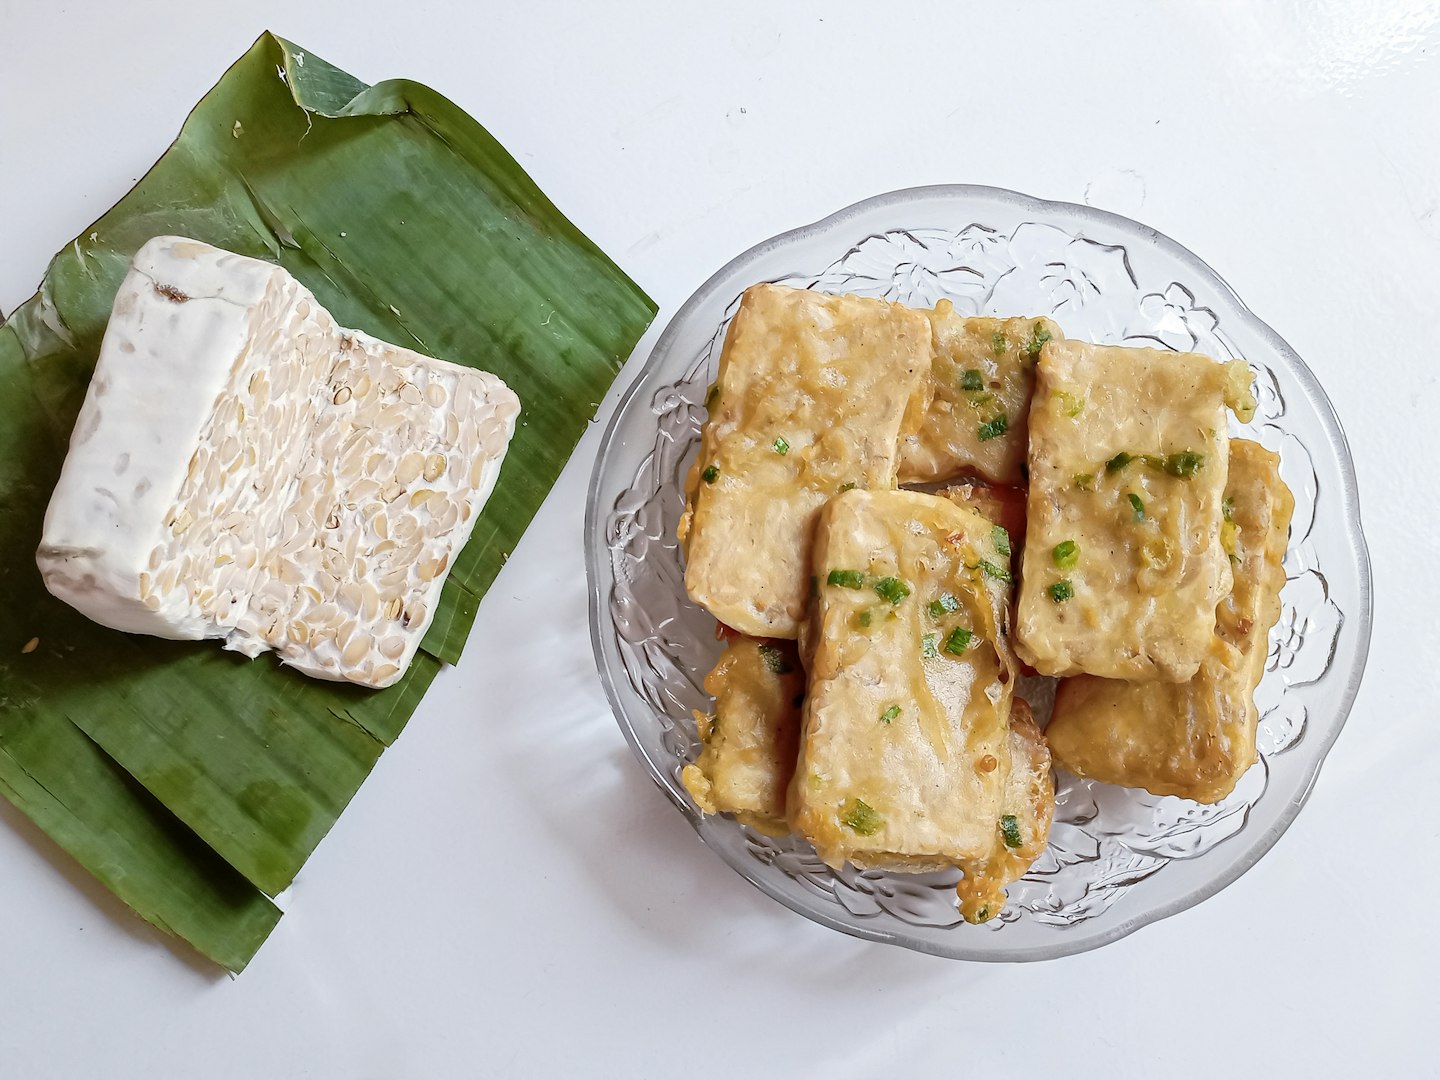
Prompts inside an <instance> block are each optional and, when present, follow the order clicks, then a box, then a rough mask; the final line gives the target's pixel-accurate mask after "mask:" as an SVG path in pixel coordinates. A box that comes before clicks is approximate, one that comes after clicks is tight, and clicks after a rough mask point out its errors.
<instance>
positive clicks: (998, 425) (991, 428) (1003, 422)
mask: <svg viewBox="0 0 1440 1080" xmlns="http://www.w3.org/2000/svg"><path fill="white" fill-rule="evenodd" d="M1009 430H1010V421H1009V419H1008V418H1007V417H1006V416H1005V414H1004V413H1001V414H1000V415H999V416H996V417H994V418H993V419H991V420H987V421H986V422H985V423H983V424H981V425H980V441H981V442H987V441H988V440H990V439H997V438H999V437H1000V436H1001V435H1004V434H1005V432H1007V431H1009Z"/></svg>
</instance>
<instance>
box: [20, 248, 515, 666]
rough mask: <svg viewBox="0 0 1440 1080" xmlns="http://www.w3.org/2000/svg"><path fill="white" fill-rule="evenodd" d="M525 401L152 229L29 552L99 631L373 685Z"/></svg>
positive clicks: (422, 620) (458, 535)
mask: <svg viewBox="0 0 1440 1080" xmlns="http://www.w3.org/2000/svg"><path fill="white" fill-rule="evenodd" d="M519 410H520V403H519V401H518V400H517V399H516V397H515V395H514V394H513V393H512V392H511V391H510V389H509V388H508V387H507V386H506V385H505V384H504V383H503V382H501V381H500V380H499V379H498V378H496V377H495V376H494V375H491V374H488V373H486V372H483V371H476V370H474V369H471V368H465V367H461V366H460V365H458V364H451V363H446V362H445V361H442V360H434V359H431V358H430V357H427V356H422V355H420V354H419V353H416V352H412V351H411V350H409V349H402V348H399V347H398V346H394V345H387V344H386V343H384V342H382V341H377V340H376V339H374V338H372V337H369V336H367V335H365V334H362V333H359V332H358V331H353V330H346V329H344V328H342V327H339V326H337V325H336V324H335V321H334V320H333V319H332V318H331V316H330V314H329V313H328V312H327V311H326V310H325V309H324V308H323V307H321V306H320V304H319V303H318V302H317V301H316V300H315V297H314V296H313V295H311V293H310V292H309V291H308V290H307V289H305V288H304V287H303V286H302V285H301V284H300V283H299V282H297V281H296V280H295V279H294V278H293V277H291V276H290V275H289V274H288V273H287V272H286V271H284V270H282V269H281V268H279V267H277V266H272V265H270V264H269V263H265V262H262V261H260V260H258V259H251V258H246V257H244V256H240V255H234V254H231V253H229V252H225V251H221V250H219V249H217V248H213V247H210V246H209V245H207V244H201V243H198V242H196V241H193V240H186V239H183V238H180V237H159V238H156V239H154V240H151V241H150V242H149V243H147V244H146V245H145V246H144V247H143V248H141V249H140V251H139V252H138V253H137V254H136V256H135V259H134V263H133V266H132V268H131V270H130V272H129V274H128V275H127V276H126V278H125V280H124V282H123V283H122V284H121V287H120V291H119V293H118V295H117V296H116V298H115V306H114V310H113V312H112V315H111V318H110V324H109V326H108V328H107V329H106V332H105V338H104V342H103V344H102V345H101V349H100V357H99V360H98V362H97V364H96V368H95V374H94V376H93V378H92V379H91V383H90V388H89V392H88V394H87V395H86V398H85V402H84V405H83V407H82V408H81V410H80V415H79V418H78V419H77V421H76V425H75V431H74V434H73V436H72V438H71V444H70V451H69V454H68V455H67V456H66V459H65V466H64V469H63V471H62V473H61V476H60V481H59V484H58V485H57V486H56V488H55V493H54V495H53V496H52V498H51V501H50V506H49V509H48V511H47V514H46V518H45V529H44V537H43V539H42V542H41V545H40V549H39V552H38V556H37V561H38V563H39V566H40V570H41V572H42V574H43V575H44V578H45V583H46V587H47V588H49V589H50V591H51V592H52V593H54V594H55V595H56V596H58V597H59V598H60V599H62V600H64V601H65V602H66V603H68V604H70V605H71V606H73V607H75V608H76V609H78V610H79V611H81V612H83V613H84V614H85V615H87V616H88V617H90V618H91V619H94V620H95V621H96V622H99V623H101V624H103V625H105V626H110V627H114V628H115V629H118V630H125V631H129V632H131V633H141V634H154V635H156V636H159V637H167V638H177V639H198V638H220V639H222V640H223V642H224V645H225V648H227V649H233V650H235V651H237V652H241V653H244V654H245V655H247V656H255V655H258V654H259V653H261V652H263V651H265V650H267V649H273V650H275V651H276V652H278V653H279V655H280V658H281V660H282V661H283V662H284V663H286V664H289V665H291V666H293V667H295V668H297V669H299V670H300V671H303V672H304V673H305V674H307V675H313V676H316V677H318V678H325V679H348V680H350V681H353V682H357V683H361V684H364V685H367V686H375V687H380V686H386V685H388V684H390V683H392V682H394V681H395V680H396V679H398V678H399V677H400V675H401V673H403V672H404V670H405V668H406V667H407V666H408V665H409V663H410V660H411V658H412V657H413V656H414V654H415V651H416V649H417V648H418V647H419V644H420V639H421V638H422V637H423V636H424V634H425V630H426V628H427V627H428V626H429V624H430V620H431V618H432V616H433V615H434V612H435V607H436V602H437V601H438V599H439V594H440V588H441V586H442V585H443V583H444V579H445V575H446V572H447V570H448V568H449V566H450V563H451V562H452V560H453V559H454V557H455V555H456V553H457V552H458V551H459V550H460V548H461V547H462V546H463V545H464V543H465V541H466V540H467V539H468V538H469V536H470V532H471V530H472V529H473V528H474V526H475V521H476V517H477V515H478V514H479V512H480V509H481V507H483V506H484V504H485V500H486V499H487V498H488V497H489V495H490V491H491V489H492V488H493V487H494V484H495V479H496V476H497V475H498V473H499V470H500V464H501V461H502V460H503V459H504V456H505V450H506V447H507V446H508V444H509V441H510V436H511V434H512V433H513V431H514V427H515V418H516V416H517V414H518V413H519Z"/></svg>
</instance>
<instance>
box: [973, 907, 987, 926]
mask: <svg viewBox="0 0 1440 1080" xmlns="http://www.w3.org/2000/svg"><path fill="white" fill-rule="evenodd" d="M975 921H976V922H977V923H982V922H989V921H990V905H989V904H986V905H985V906H984V907H982V908H981V909H980V910H979V911H977V912H975Z"/></svg>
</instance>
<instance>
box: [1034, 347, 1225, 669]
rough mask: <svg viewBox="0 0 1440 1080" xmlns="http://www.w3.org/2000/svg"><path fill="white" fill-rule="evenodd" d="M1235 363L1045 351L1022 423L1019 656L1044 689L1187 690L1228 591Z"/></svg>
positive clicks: (1152, 354) (1142, 352) (1145, 353)
mask: <svg viewBox="0 0 1440 1080" xmlns="http://www.w3.org/2000/svg"><path fill="white" fill-rule="evenodd" d="M1250 378H1251V375H1250V370H1249V368H1248V367H1247V366H1246V365H1245V364H1244V362H1243V361H1238V360H1237V361H1232V362H1231V363H1229V364H1221V363H1217V362H1216V361H1214V360H1211V359H1210V358H1208V357H1205V356H1200V355H1199V354H1196V353H1171V352H1166V351H1164V350H1159V349H1132V348H1114V347H1106V346H1099V345H1087V344H1085V343H1083V342H1078V341H1073V340H1066V341H1051V342H1048V343H1047V344H1046V345H1045V347H1044V348H1043V349H1042V350H1041V353H1040V362H1039V364H1038V366H1037V368H1036V385H1035V400H1034V402H1033V403H1032V405H1031V409H1030V459H1029V460H1030V492H1029V499H1028V507H1027V514H1026V527H1027V530H1028V533H1027V538H1026V547H1025V557H1024V567H1023V570H1024V573H1023V577H1022V585H1021V588H1020V601H1019V608H1018V615H1017V620H1016V624H1017V625H1016V648H1017V650H1018V652H1019V653H1020V656H1021V657H1022V658H1023V659H1024V660H1025V661H1026V662H1027V663H1029V664H1031V665H1032V666H1033V667H1034V668H1035V670H1037V671H1038V672H1040V673H1041V674H1043V675H1055V676H1065V675H1079V674H1090V675H1099V676H1102V677H1105V678H1112V679H1127V680H1132V681H1144V680H1148V679H1162V680H1167V681H1171V682H1184V681H1186V680H1188V679H1190V678H1191V677H1192V676H1193V675H1194V674H1195V672H1196V671H1197V670H1198V669H1199V667H1200V662H1201V660H1202V659H1203V658H1204V656H1205V654H1206V652H1207V650H1208V649H1209V647H1210V642H1211V639H1212V638H1213V637H1214V626H1215V607H1216V605H1217V604H1218V603H1219V602H1220V600H1221V598H1222V597H1224V596H1225V595H1226V594H1228V593H1229V591H1230V588H1231V570H1230V563H1229V560H1228V559H1227V558H1226V557H1225V553H1224V552H1223V551H1222V550H1221V548H1220V531H1221V526H1222V525H1223V524H1224V519H1223V516H1222V514H1221V498H1222V496H1223V494H1224V491H1225V478H1226V476H1227V473H1228V468H1229V442H1230V440H1229V436H1228V434H1227V427H1226V423H1227V416H1226V412H1225V409H1226V405H1227V404H1230V405H1231V406H1233V407H1236V408H1238V409H1240V410H1241V411H1242V412H1243V411H1244V409H1245V408H1247V407H1249V408H1253V404H1254V399H1253V398H1250V397H1249V383H1250Z"/></svg>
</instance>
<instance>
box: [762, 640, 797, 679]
mask: <svg viewBox="0 0 1440 1080" xmlns="http://www.w3.org/2000/svg"><path fill="white" fill-rule="evenodd" d="M760 659H762V660H764V661H765V666H766V667H768V668H769V669H770V670H771V671H773V672H774V673H775V674H776V675H789V674H790V673H791V672H792V671H794V670H795V669H794V668H793V667H792V666H791V665H790V662H789V661H788V660H786V659H785V654H784V653H782V652H781V651H780V650H779V649H777V648H776V647H775V646H774V645H761V646H760Z"/></svg>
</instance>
